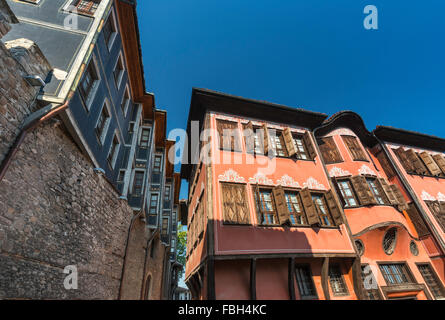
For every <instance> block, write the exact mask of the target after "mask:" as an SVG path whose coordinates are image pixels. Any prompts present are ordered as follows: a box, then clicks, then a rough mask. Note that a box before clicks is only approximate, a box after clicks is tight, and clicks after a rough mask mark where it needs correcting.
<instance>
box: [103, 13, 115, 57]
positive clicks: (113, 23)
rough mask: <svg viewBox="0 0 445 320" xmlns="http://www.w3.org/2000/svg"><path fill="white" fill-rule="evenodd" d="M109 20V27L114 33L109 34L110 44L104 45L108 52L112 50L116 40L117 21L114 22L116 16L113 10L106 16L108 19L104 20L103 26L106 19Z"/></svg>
mask: <svg viewBox="0 0 445 320" xmlns="http://www.w3.org/2000/svg"><path fill="white" fill-rule="evenodd" d="M110 18H111V19H113V20H112V21H111V25H112V28H113V29H114V32H113V33H112V34H111V38H110V42H109V43H105V44H106V45H107V48H108V52H110V51H111V49H112V48H113V45H114V42H115V40H116V38H117V21H116V16H115V15H114V10H110V14H109V15H108V17H107V18H106V19H104V25H105V23H107V21H108V19H110ZM102 30H103V29H102Z"/></svg>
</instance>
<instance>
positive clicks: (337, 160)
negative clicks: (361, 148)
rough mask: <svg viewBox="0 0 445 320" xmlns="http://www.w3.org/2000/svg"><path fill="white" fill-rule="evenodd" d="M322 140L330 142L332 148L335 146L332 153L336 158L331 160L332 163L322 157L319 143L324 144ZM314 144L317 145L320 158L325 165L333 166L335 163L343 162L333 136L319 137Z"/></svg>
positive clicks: (322, 153)
mask: <svg viewBox="0 0 445 320" xmlns="http://www.w3.org/2000/svg"><path fill="white" fill-rule="evenodd" d="M324 140H332V143H333V146H335V149H334V150H332V151H333V152H334V153H335V154H336V156H337V158H336V159H332V161H331V159H326V158H325V157H324V152H323V148H322V146H321V144H320V141H321V142H323V143H326V142H325V141H324ZM316 142H317V145H318V147H319V149H320V153H321V157H322V158H323V161H324V163H325V164H335V163H342V162H345V160H344V158H343V156H342V154H341V153H340V150H339V149H338V145H337V143H336V142H335V139H334V137H333V136H327V137H319V138H317V141H316Z"/></svg>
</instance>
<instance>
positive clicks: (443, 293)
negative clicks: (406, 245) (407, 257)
mask: <svg viewBox="0 0 445 320" xmlns="http://www.w3.org/2000/svg"><path fill="white" fill-rule="evenodd" d="M424 266H426V267H428V269H429V270H428V271H429V272H430V276H431V277H432V278H433V281H435V283H434V285H435V286H437V289H432V288H431V284H430V283H428V280H427V279H426V278H425V275H424V273H423V272H422V271H421V267H424ZM416 267H417V269H418V270H419V273H420V275H421V276H422V279H423V281H424V282H425V284H426V286H427V287H428V289H429V290H430V292H431V294H432V296H433V297H434V298H435V299H443V298H445V287H444V285H443V283H442V281H441V280H440V278H439V276H438V275H437V273H436V271H435V270H434V268H433V266H432V265H431V263H429V262H416ZM436 290H438V291H440V293H439V295H438V293H437V291H436Z"/></svg>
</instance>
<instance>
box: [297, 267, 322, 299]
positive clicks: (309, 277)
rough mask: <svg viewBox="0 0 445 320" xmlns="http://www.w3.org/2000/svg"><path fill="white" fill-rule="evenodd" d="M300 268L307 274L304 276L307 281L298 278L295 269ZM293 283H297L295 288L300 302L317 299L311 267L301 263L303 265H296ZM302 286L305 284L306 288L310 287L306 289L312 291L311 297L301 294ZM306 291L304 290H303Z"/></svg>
mask: <svg viewBox="0 0 445 320" xmlns="http://www.w3.org/2000/svg"><path fill="white" fill-rule="evenodd" d="M298 268H301V269H303V270H304V271H306V272H307V273H308V274H307V275H305V276H307V279H301V278H300V277H299V274H298V271H297V269H298ZM299 280H301V281H302V282H300V281H299ZM295 281H296V282H297V287H298V293H299V294H300V298H301V299H302V300H317V299H318V294H317V287H316V286H315V282H314V277H313V275H312V268H311V265H310V264H308V263H303V264H296V265H295ZM303 284H306V286H308V287H310V288H307V289H309V290H310V291H312V293H313V294H312V295H308V294H304V295H303V294H302V291H303V290H302V288H301V287H302V286H303ZM305 290H306V289H305Z"/></svg>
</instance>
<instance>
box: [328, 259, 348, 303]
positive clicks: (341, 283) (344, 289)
mask: <svg viewBox="0 0 445 320" xmlns="http://www.w3.org/2000/svg"><path fill="white" fill-rule="evenodd" d="M333 269H337V270H336V271H338V274H337V275H336V277H335V279H332V271H333ZM328 278H329V284H330V287H331V291H332V294H333V295H334V296H349V288H348V285H347V284H346V281H345V278H344V276H343V271H342V266H341V264H339V263H333V264H330V265H329V270H328ZM334 281H335V283H337V284H338V285H339V286H340V287H341V288H340V290H341V291H337V289H334V286H333V284H334Z"/></svg>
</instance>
